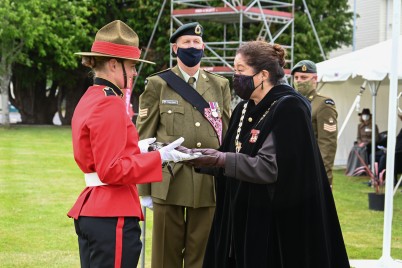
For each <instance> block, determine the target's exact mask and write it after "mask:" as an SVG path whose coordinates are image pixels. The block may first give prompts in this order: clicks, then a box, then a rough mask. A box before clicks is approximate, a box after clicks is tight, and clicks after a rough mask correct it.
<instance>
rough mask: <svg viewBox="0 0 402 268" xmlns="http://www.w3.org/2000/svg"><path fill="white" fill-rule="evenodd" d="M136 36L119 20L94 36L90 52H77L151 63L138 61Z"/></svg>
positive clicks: (139, 52) (138, 51)
mask: <svg viewBox="0 0 402 268" xmlns="http://www.w3.org/2000/svg"><path fill="white" fill-rule="evenodd" d="M138 46H139V38H138V35H137V34H136V33H135V32H134V30H133V29H131V28H130V26H128V25H127V24H125V23H124V22H122V21H120V20H115V21H112V22H110V23H108V24H106V25H105V26H103V27H102V28H101V29H100V30H99V31H98V32H97V33H96V35H95V40H94V42H93V43H92V47H91V52H77V53H74V54H77V55H81V56H96V57H110V58H119V59H127V60H134V61H142V62H145V63H152V64H155V63H154V62H152V61H147V60H143V59H140V56H141V50H140V49H139V48H138Z"/></svg>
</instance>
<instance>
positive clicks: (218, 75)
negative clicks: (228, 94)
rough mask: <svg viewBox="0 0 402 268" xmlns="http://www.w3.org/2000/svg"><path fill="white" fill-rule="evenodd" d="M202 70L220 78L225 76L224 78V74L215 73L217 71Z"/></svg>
mask: <svg viewBox="0 0 402 268" xmlns="http://www.w3.org/2000/svg"><path fill="white" fill-rule="evenodd" d="M204 72H206V73H209V74H212V75H215V76H217V77H220V78H225V79H226V77H224V76H222V75H220V74H217V73H213V72H210V71H207V70H204Z"/></svg>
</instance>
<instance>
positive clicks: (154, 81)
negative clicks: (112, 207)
mask: <svg viewBox="0 0 402 268" xmlns="http://www.w3.org/2000/svg"><path fill="white" fill-rule="evenodd" d="M202 35H203V28H202V26H201V25H200V24H199V23H197V22H194V23H189V24H185V25H182V26H180V27H179V28H178V29H177V30H176V31H175V32H174V33H173V34H172V36H171V37H170V43H171V44H172V50H173V53H174V54H175V55H176V56H177V65H176V66H175V67H173V68H172V69H168V70H164V71H162V72H159V73H156V74H153V75H151V76H149V77H148V78H147V80H146V86H145V90H144V92H143V93H142V94H141V96H140V104H139V106H140V109H139V116H138V118H137V123H136V125H137V128H138V131H139V134H140V137H142V138H144V137H148V138H151V137H156V140H157V141H159V142H171V141H174V140H176V139H177V138H179V137H184V139H185V140H184V142H183V146H186V147H188V148H210V147H211V148H218V147H219V146H220V142H221V140H222V137H223V136H224V135H225V132H226V130H227V126H228V123H229V117H230V113H231V110H230V107H231V106H230V100H231V96H230V88H229V81H228V80H227V79H226V78H224V77H222V76H219V75H216V74H213V73H210V72H207V71H205V70H202V69H200V62H201V57H202V55H203V53H204V47H205V45H204V43H203V39H202ZM194 80H195V81H194ZM187 83H188V84H187ZM189 84H191V85H189ZM139 194H140V196H142V203H143V205H144V206H146V207H149V208H151V207H153V211H154V212H153V234H152V264H151V267H152V268H161V267H163V268H181V267H187V268H198V267H202V261H203V257H204V252H205V248H206V244H207V240H208V235H209V231H210V228H211V224H212V219H213V216H214V211H215V190H214V179H213V177H212V176H210V175H205V174H199V173H196V172H195V171H194V169H193V168H192V167H191V166H189V165H185V164H183V163H176V164H175V165H174V167H173V176H172V175H171V174H170V172H169V171H168V170H167V168H163V181H162V182H160V183H151V184H144V185H139Z"/></svg>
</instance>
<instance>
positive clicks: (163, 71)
mask: <svg viewBox="0 0 402 268" xmlns="http://www.w3.org/2000/svg"><path fill="white" fill-rule="evenodd" d="M169 70H170V68H169V69H165V70H162V71H159V72H156V73H153V74H151V75H149V76H148V77H151V76H155V75H158V74H161V73H165V72H167V71H169Z"/></svg>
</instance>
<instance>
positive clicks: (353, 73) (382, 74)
mask: <svg viewBox="0 0 402 268" xmlns="http://www.w3.org/2000/svg"><path fill="white" fill-rule="evenodd" d="M399 39H400V41H399V51H401V52H402V36H400V37H399ZM391 45H392V40H391V39H390V40H387V41H385V42H381V43H379V44H376V45H373V46H370V47H366V48H363V49H361V50H357V51H355V52H351V53H348V54H345V55H342V56H339V57H336V58H333V59H330V60H327V61H324V62H320V63H317V70H318V79H319V81H320V83H321V84H323V85H322V88H321V90H320V93H321V94H322V95H327V96H330V97H331V98H333V99H334V101H335V103H336V107H337V111H338V127H339V129H340V130H341V128H342V126H343V127H344V128H343V129H342V132H341V133H340V136H339V139H338V149H337V154H336V157H335V165H346V161H347V157H348V154H349V151H350V149H351V148H352V145H353V142H354V141H355V140H356V136H357V125H358V124H359V117H358V115H357V114H358V112H359V111H361V110H362V109H363V108H370V111H371V112H372V113H373V116H375V121H376V123H377V125H378V127H379V130H380V132H381V131H385V130H387V129H388V98H389V87H390V80H389V74H390V72H391V53H392V48H391ZM398 63H399V68H398V79H402V53H399V56H398ZM365 81H366V83H364V82H365ZM363 85H364V87H365V90H362V89H361V87H362V86H363ZM398 88H399V92H401V88H402V80H399V82H398ZM361 91H362V92H361ZM359 93H362V94H361V97H358V100H356V97H357V96H359ZM357 101H359V102H358V103H357ZM399 106H400V107H401V108H402V98H401V99H400V100H399ZM351 108H353V111H352V113H351V115H350V117H349V118H348V117H347V116H348V114H349V112H350V110H351ZM346 121H347V122H346ZM345 122H346V124H345ZM401 127H402V124H401V123H400V122H397V129H398V130H399V129H400V128H401Z"/></svg>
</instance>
